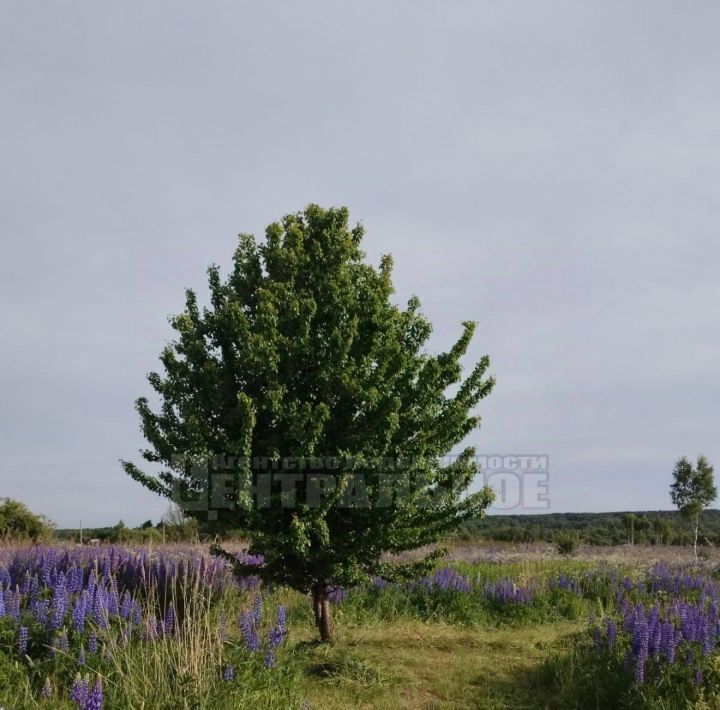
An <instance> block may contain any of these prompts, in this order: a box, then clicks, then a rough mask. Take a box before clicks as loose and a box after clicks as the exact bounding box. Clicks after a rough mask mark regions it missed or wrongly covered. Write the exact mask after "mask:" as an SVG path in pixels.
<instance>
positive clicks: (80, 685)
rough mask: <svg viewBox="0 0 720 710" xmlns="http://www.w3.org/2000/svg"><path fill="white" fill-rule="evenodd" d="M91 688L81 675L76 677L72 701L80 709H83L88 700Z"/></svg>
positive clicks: (71, 696)
mask: <svg viewBox="0 0 720 710" xmlns="http://www.w3.org/2000/svg"><path fill="white" fill-rule="evenodd" d="M89 692H90V688H89V687H88V683H87V681H86V680H83V679H82V678H81V677H80V675H77V676H76V677H75V682H74V683H73V685H72V688H71V689H70V700H72V701H73V702H75V703H76V704H77V706H78V708H81V709H83V708H84V707H85V704H86V703H87V700H88V694H89Z"/></svg>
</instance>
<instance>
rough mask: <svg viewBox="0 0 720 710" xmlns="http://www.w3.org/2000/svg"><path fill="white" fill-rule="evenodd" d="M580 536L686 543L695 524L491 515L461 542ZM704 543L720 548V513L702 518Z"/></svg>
mask: <svg viewBox="0 0 720 710" xmlns="http://www.w3.org/2000/svg"><path fill="white" fill-rule="evenodd" d="M568 533H570V534H573V535H576V536H577V537H578V539H579V541H580V542H585V543H588V544H591V545H622V544H625V543H630V544H640V545H658V544H660V545H685V544H688V543H691V542H692V530H691V528H690V525H689V523H688V522H687V521H686V520H685V519H684V518H682V517H681V516H680V514H679V513H678V512H677V511H670V510H655V511H644V512H624V513H622V512H621V513H545V514H541V515H489V516H487V517H485V518H482V519H480V520H472V521H469V522H467V523H464V524H463V525H462V526H461V528H460V530H459V531H458V536H459V537H460V538H461V539H467V540H471V539H485V540H497V541H503V542H543V541H545V542H555V541H556V540H557V539H558V536H562V535H566V534H568ZM698 541H699V542H701V543H703V544H706V545H707V544H711V545H720V510H706V511H705V512H703V514H702V516H701V518H700V537H699V539H698Z"/></svg>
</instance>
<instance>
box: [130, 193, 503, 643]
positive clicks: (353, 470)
mask: <svg viewBox="0 0 720 710" xmlns="http://www.w3.org/2000/svg"><path fill="white" fill-rule="evenodd" d="M362 237H363V229H362V227H361V226H360V225H358V226H356V227H354V228H350V227H349V226H348V211H347V210H346V209H345V208H340V209H335V208H333V209H323V208H321V207H318V206H316V205H310V206H308V207H307V208H306V209H305V210H304V212H301V213H297V214H291V215H288V216H286V217H285V218H283V220H282V221H281V222H279V223H274V224H271V225H270V226H269V227H268V228H267V230H266V239H265V242H264V243H258V242H256V240H255V239H254V237H252V236H251V235H241V236H240V241H239V246H238V247H237V250H236V251H235V254H234V259H233V265H232V269H231V271H230V273H229V275H228V276H227V278H226V279H225V280H223V279H222V278H221V275H220V271H219V268H218V267H217V266H211V267H210V269H209V270H208V278H209V287H210V303H209V306H207V307H205V308H201V307H200V306H199V304H198V299H197V297H196V295H195V293H194V292H193V291H191V290H188V291H187V292H186V302H185V310H184V311H183V312H182V313H181V314H180V315H178V316H177V317H175V318H173V319H171V325H172V327H173V328H174V329H175V331H176V332H177V339H176V340H175V341H174V342H173V343H171V344H170V345H169V346H167V347H166V348H165V350H164V351H163V352H162V355H161V362H162V364H163V367H164V374H163V375H162V376H161V375H160V374H157V373H151V374H150V375H149V376H148V380H149V383H150V385H151V386H152V387H153V389H154V390H155V392H156V393H157V395H158V399H159V408H158V409H157V411H153V409H152V408H151V406H150V404H149V402H148V400H147V399H146V398H141V399H139V400H138V401H137V410H138V412H139V415H140V419H141V426H142V431H143V433H144V435H145V437H146V439H147V440H148V442H149V443H150V448H149V449H148V450H146V451H143V452H142V456H143V457H144V458H145V459H146V460H147V461H149V462H151V463H153V464H162V466H163V470H162V472H161V473H159V474H157V475H150V474H147V473H145V472H143V471H142V470H141V469H140V468H138V467H137V466H136V465H134V464H133V463H130V462H126V461H124V462H122V464H123V467H124V469H125V471H126V472H127V473H128V474H129V475H130V476H132V477H133V478H134V479H135V480H137V481H139V482H140V483H142V484H143V485H145V486H146V487H147V488H149V489H150V490H153V491H155V492H157V493H160V494H162V495H165V496H168V497H174V498H175V499H177V500H179V501H180V504H181V507H182V508H183V511H184V512H185V513H186V514H188V515H192V516H193V517H195V518H197V519H200V520H205V519H208V518H209V519H211V520H214V521H215V524H220V525H222V526H223V527H224V529H239V530H240V531H242V533H243V535H244V536H245V537H246V539H247V540H248V542H249V552H250V553H252V554H262V555H263V556H264V559H265V562H264V564H263V565H262V566H261V568H260V569H259V570H256V569H253V572H254V573H257V572H259V573H260V574H261V576H263V577H264V578H265V579H266V580H267V581H269V582H271V583H280V584H286V585H288V586H291V587H293V588H295V589H298V590H302V591H304V592H308V593H309V594H310V595H311V598H312V603H313V609H314V612H315V620H316V623H317V626H318V630H319V632H320V636H321V638H322V639H323V640H325V641H329V640H332V638H333V622H332V618H331V612H330V606H329V603H328V598H329V594H330V593H331V592H332V590H333V589H336V588H339V587H346V586H351V585H356V584H360V583H364V582H367V581H368V580H369V579H370V578H371V577H372V576H373V575H381V576H384V577H385V578H387V579H396V580H399V579H407V578H410V577H411V576H413V575H417V574H419V573H420V572H421V571H422V570H424V569H429V567H430V565H431V564H432V562H433V560H434V559H437V556H438V555H437V554H436V555H435V556H432V555H431V556H429V557H427V558H425V559H424V560H422V561H420V562H418V563H414V564H412V565H407V564H405V565H402V564H391V563H389V562H387V561H386V558H385V555H386V553H400V552H403V551H405V550H410V549H416V548H419V547H422V546H424V545H428V544H430V543H434V542H436V541H437V540H438V539H439V538H440V537H441V536H442V535H444V534H445V533H448V532H449V531H451V530H452V529H454V528H455V527H456V526H457V525H458V524H459V523H461V522H463V521H464V520H468V519H470V518H473V517H477V516H480V515H481V514H482V513H483V512H484V510H485V509H486V508H487V506H488V505H489V504H490V502H491V501H492V491H491V490H490V489H489V488H487V487H485V488H482V489H481V490H479V491H476V492H474V493H471V494H469V493H468V491H467V489H468V487H469V486H470V484H471V482H472V481H473V479H474V477H475V474H476V472H477V464H476V460H475V452H474V449H472V448H471V447H466V448H464V449H463V450H462V452H461V453H460V454H459V455H458V456H457V457H454V458H452V459H448V458H443V457H446V455H447V454H448V453H449V452H451V451H452V450H453V447H455V446H456V445H458V444H459V443H460V442H461V441H462V440H463V439H464V438H465V437H466V436H467V435H468V434H469V433H470V432H471V431H473V430H474V429H476V428H477V427H478V426H479V423H480V419H479V417H478V416H477V415H476V414H475V413H474V411H473V410H474V408H475V406H476V405H477V403H478V402H479V400H480V399H481V398H483V397H485V396H486V395H487V394H488V393H489V392H490V391H491V389H492V387H493V384H494V381H493V379H492V378H489V377H486V375H485V373H486V371H487V368H488V366H489V360H488V358H487V357H483V358H482V359H481V360H480V361H479V362H478V363H477V364H476V365H475V366H474V367H473V369H472V371H471V372H470V374H469V376H468V377H467V378H466V379H463V378H462V367H461V364H460V360H461V358H462V357H463V356H464V355H465V353H466V351H467V349H468V346H469V345H470V342H471V339H472V337H473V333H474V330H475V323H473V322H469V321H468V322H465V323H463V330H462V334H461V336H460V338H459V339H458V341H457V342H456V343H455V344H454V345H453V346H452V348H451V349H450V350H449V351H448V352H446V353H441V354H429V353H427V352H426V351H425V349H424V346H425V344H426V342H427V340H428V338H429V336H430V333H431V325H430V323H429V322H428V321H427V320H426V318H425V317H424V316H423V315H422V313H421V310H420V302H419V301H418V299H417V298H415V297H413V298H411V299H410V300H409V302H408V304H407V307H406V308H405V309H401V308H399V307H398V306H396V305H394V304H393V303H392V302H391V296H392V294H393V286H392V280H391V272H392V260H391V257H389V256H384V257H382V259H381V261H380V265H379V268H375V267H373V266H371V265H370V264H368V263H366V262H365V258H364V254H363V252H362V251H361V249H360V243H361V240H362ZM216 551H217V552H218V553H219V554H224V553H223V551H222V550H221V549H219V548H218V549H217V550H216ZM232 559H233V561H234V564H235V569H236V571H237V573H238V574H242V573H244V572H247V571H249V570H248V569H247V568H245V567H244V566H243V565H242V564H240V563H238V562H237V560H236V559H235V558H232Z"/></svg>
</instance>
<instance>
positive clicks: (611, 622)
mask: <svg viewBox="0 0 720 710" xmlns="http://www.w3.org/2000/svg"><path fill="white" fill-rule="evenodd" d="M605 632H606V635H607V642H608V648H612V647H613V646H614V645H615V641H616V640H617V624H616V623H615V619H607V621H606V622H605Z"/></svg>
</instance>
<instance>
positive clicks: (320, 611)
mask: <svg viewBox="0 0 720 710" xmlns="http://www.w3.org/2000/svg"><path fill="white" fill-rule="evenodd" d="M312 601H313V612H314V614H315V626H317V630H318V632H319V633H320V640H321V641H322V642H323V643H334V642H335V624H334V622H333V618H332V610H331V608H330V600H329V599H328V593H327V591H326V587H325V586H324V585H323V586H322V587H316V588H315V589H314V590H313V600H312Z"/></svg>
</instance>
